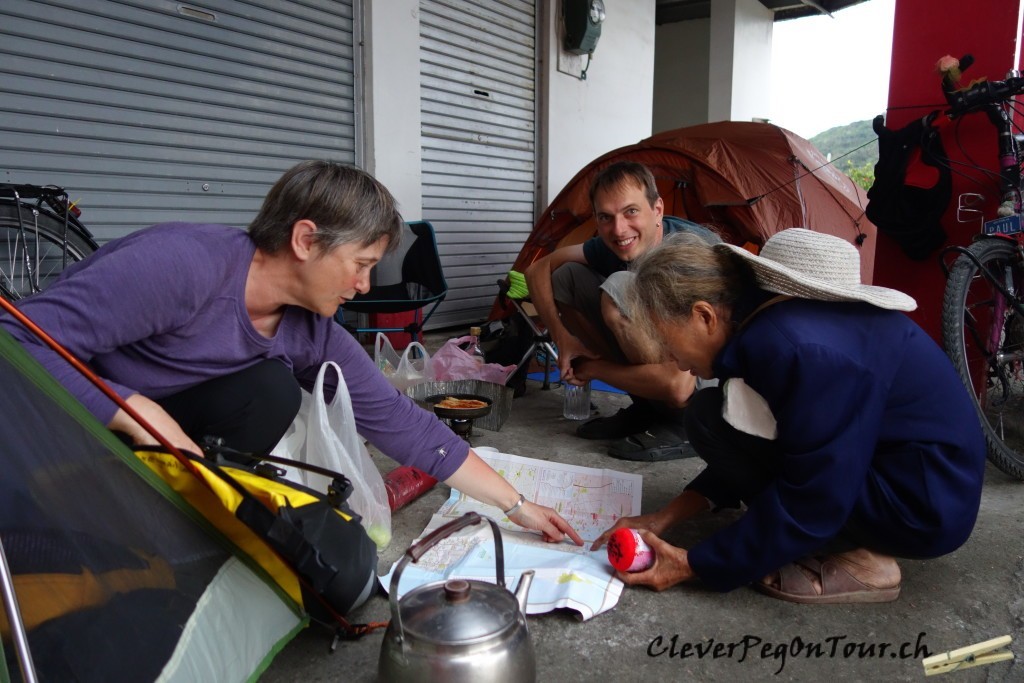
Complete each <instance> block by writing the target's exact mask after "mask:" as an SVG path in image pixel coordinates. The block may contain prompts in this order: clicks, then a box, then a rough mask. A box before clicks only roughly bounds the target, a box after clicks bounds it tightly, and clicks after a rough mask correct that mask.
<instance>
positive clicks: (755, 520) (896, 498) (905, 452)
mask: <svg viewBox="0 0 1024 683" xmlns="http://www.w3.org/2000/svg"><path fill="white" fill-rule="evenodd" d="M714 370H715V373H716V376H717V377H719V378H721V379H722V380H725V379H727V378H730V377H742V378H744V380H745V381H746V383H747V384H748V385H749V386H750V387H751V388H752V389H754V390H755V391H757V392H758V393H759V394H761V395H762V396H763V397H764V398H765V399H766V400H767V402H768V405H769V406H770V407H771V410H772V414H773V415H774V416H775V419H776V421H777V423H778V431H779V436H778V445H779V447H780V448H781V452H782V453H783V465H782V472H781V474H780V476H779V477H778V478H777V479H776V480H775V481H774V483H772V484H771V485H769V486H768V487H767V488H766V489H765V490H764V491H762V492H761V494H760V495H758V496H757V497H756V498H755V499H753V500H752V501H748V510H747V512H746V514H744V515H743V517H741V518H740V519H739V520H738V521H736V522H735V523H734V524H732V525H730V526H728V527H726V528H724V529H722V530H720V531H718V532H717V533H715V534H714V535H712V536H711V537H710V538H708V539H707V540H705V541H703V542H702V543H699V544H698V545H696V546H694V547H693V548H692V549H691V550H690V552H689V561H690V564H691V566H692V567H693V569H694V571H695V572H696V573H697V575H698V576H699V577H700V578H701V579H702V580H703V581H704V582H705V583H706V584H708V585H710V586H712V587H713V588H715V589H718V590H722V591H726V590H731V589H733V588H736V587H738V586H742V585H745V584H748V583H750V582H752V581H755V580H758V579H760V578H761V577H763V576H765V575H767V574H769V573H771V572H772V571H775V570H777V569H778V568H779V567H780V566H782V565H783V564H786V563H787V562H791V561H793V560H796V559H799V558H801V557H804V556H806V555H809V554H812V553H813V552H815V551H816V550H818V549H819V548H820V547H821V546H822V545H823V544H824V543H826V542H827V541H829V540H831V539H832V538H834V537H835V536H836V535H837V534H838V532H839V531H840V529H841V528H842V527H843V526H844V525H845V524H846V522H847V520H851V521H854V522H855V523H856V525H857V527H858V528H865V527H866V528H868V529H872V530H877V533H878V535H879V537H884V538H885V539H886V541H887V542H888V543H889V544H894V545H895V547H898V548H901V549H905V552H901V553H900V554H901V555H905V556H907V557H936V556H939V555H943V554H946V553H949V552H951V551H952V550H954V549H956V548H958V547H960V545H962V544H963V543H964V541H966V540H967V537H968V536H969V535H970V533H971V530H972V529H973V527H974V521H975V519H976V517H977V514H978V507H979V505H980V501H981V487H982V482H983V473H984V469H985V443H984V438H983V436H982V433H981V428H980V426H979V423H978V417H977V414H976V413H975V408H974V405H973V403H972V401H971V398H970V396H969V395H968V394H967V391H966V390H965V389H964V387H963V385H962V384H961V382H960V379H959V377H958V376H957V374H956V372H955V371H954V369H953V367H952V364H951V363H950V362H949V359H948V358H947V357H946V356H945V354H944V353H943V352H942V350H941V349H940V348H939V347H938V345H936V344H935V342H934V341H933V340H932V339H931V338H930V337H928V335H927V334H925V332H924V331H923V330H922V329H921V328H920V327H919V326H918V325H916V324H915V323H914V322H913V321H911V320H910V319H909V318H908V317H907V316H905V315H904V314H902V313H899V312H896V311H888V310H883V309H880V308H876V307H874V306H871V305H868V304H862V303H834V302H820V301H809V300H802V299H793V300H789V301H784V302H782V303H779V304H776V305H774V306H771V307H769V308H766V309H764V310H763V311H762V312H760V313H758V314H757V315H756V316H754V317H753V318H752V319H751V320H750V321H749V324H747V325H746V326H745V327H743V328H742V329H741V330H740V331H739V332H738V333H737V334H736V335H735V336H734V337H733V338H731V339H730V340H729V341H728V343H727V344H726V346H725V347H724V348H723V350H722V351H721V353H720V354H719V355H718V357H717V358H716V359H715V364H714ZM689 488H693V489H695V490H697V491H699V492H701V493H703V494H704V495H706V496H707V497H709V498H710V499H711V500H717V501H725V500H729V499H735V495H734V494H731V493H730V492H729V491H727V490H725V488H724V487H723V485H722V482H717V481H715V477H714V474H713V472H709V471H707V470H705V471H704V472H703V473H702V474H700V475H699V476H698V477H697V478H695V479H694V481H693V482H692V483H691V484H690V487H689Z"/></svg>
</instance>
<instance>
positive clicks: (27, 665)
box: [0, 540, 39, 683]
mask: <svg viewBox="0 0 1024 683" xmlns="http://www.w3.org/2000/svg"><path fill="white" fill-rule="evenodd" d="M0 593H3V599H4V609H5V610H6V611H7V621H8V623H10V625H11V639H12V640H13V641H14V651H15V652H16V653H17V654H18V665H19V666H20V667H21V677H22V679H23V680H24V681H25V683H37V682H38V680H39V679H38V677H36V667H35V664H33V663H32V652H31V651H30V650H29V647H28V635H27V634H26V633H25V622H24V621H22V619H21V611H20V610H19V609H18V596H17V595H15V594H14V578H13V577H12V576H11V570H10V568H9V566H8V565H7V555H6V554H5V553H4V543H3V541H2V540H0Z"/></svg>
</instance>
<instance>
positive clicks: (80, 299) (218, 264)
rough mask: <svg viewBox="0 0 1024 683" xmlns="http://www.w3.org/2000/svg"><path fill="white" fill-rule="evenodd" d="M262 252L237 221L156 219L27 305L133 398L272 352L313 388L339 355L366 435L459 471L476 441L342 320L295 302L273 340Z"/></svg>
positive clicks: (31, 342)
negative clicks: (265, 310) (404, 384)
mask: <svg viewBox="0 0 1024 683" xmlns="http://www.w3.org/2000/svg"><path fill="white" fill-rule="evenodd" d="M254 253H255V245H254V244H253V242H252V240H251V239H249V236H248V234H246V233H245V232H244V231H242V230H238V229H237V228H231V227H227V226H223V225H198V224H189V223H167V224H162V225H156V226H153V227H151V228H147V229H145V230H140V231H138V232H135V233H132V234H131V235H128V236H127V237H124V238H122V239H119V240H115V241H113V242H110V243H108V244H106V245H104V246H103V247H102V248H101V249H100V250H99V251H97V252H96V253H95V254H93V255H92V256H90V257H89V258H88V259H86V260H85V261H82V262H80V263H76V264H72V265H71V266H70V267H69V268H68V269H67V270H66V271H65V273H64V275H63V276H62V277H61V279H60V280H59V281H57V282H56V283H54V284H53V285H51V286H50V287H49V288H48V289H47V290H46V291H44V292H42V293H40V294H37V295H35V296H32V297H30V298H28V299H25V300H23V301H22V302H20V303H19V306H18V307H19V309H20V310H21V311H22V312H24V313H25V315H27V316H28V317H29V318H31V319H32V320H33V321H34V322H35V323H36V324H38V325H39V326H40V327H41V328H42V329H43V330H44V331H46V332H47V333H49V334H50V336H52V337H54V338H55V339H56V340H57V341H58V342H60V343H61V344H62V345H64V346H65V347H66V348H67V349H68V350H69V351H70V352H71V353H72V354H74V355H75V356H76V357H77V358H79V359H80V360H82V361H84V362H86V363H87V364H89V366H90V367H92V368H93V369H94V370H95V371H96V372H97V373H98V374H99V375H100V376H101V377H103V378H104V379H105V380H106V381H107V382H108V383H109V384H110V385H111V387H112V388H113V389H114V390H115V391H116V392H117V393H118V395H120V396H121V397H122V398H127V397H129V396H131V395H133V394H136V393H138V394H142V395H144V396H147V397H149V398H152V399H160V398H163V397H165V396H169V395H171V394H175V393H177V392H179V391H182V390H184V389H187V388H189V387H192V386H195V385H197V384H200V383H201V382H204V381H206V380H209V379H213V378H216V377H221V376H224V375H227V374H230V373H233V372H237V371H239V370H244V369H245V368H247V367H250V366H252V365H255V364H256V363H258V362H260V361H262V360H265V359H276V360H279V361H280V362H282V363H284V364H285V365H286V366H288V367H289V368H291V369H292V371H293V372H294V374H295V377H296V378H297V379H298V381H299V382H300V384H302V385H303V386H304V387H305V388H306V389H307V390H311V389H312V387H313V383H314V381H315V379H316V375H317V372H318V371H319V369H320V365H321V364H322V363H323V362H324V361H327V360H333V361H335V362H336V363H338V365H340V366H341V369H342V372H343V373H344V376H345V382H346V384H347V385H348V390H349V393H350V394H351V396H352V405H353V408H354V410H355V414H356V426H357V429H358V431H359V433H360V434H361V435H363V436H364V437H366V438H367V439H369V441H370V442H371V443H372V444H374V445H375V446H377V447H378V448H379V449H380V450H381V451H382V452H384V453H385V454H387V455H388V456H390V457H391V458H393V459H395V460H397V461H398V462H400V463H402V464H405V465H412V466H414V467H417V468H420V469H422V470H424V471H426V472H428V473H430V474H431V475H432V476H434V477H436V478H438V479H442V480H444V479H447V478H448V477H449V476H451V475H452V473H454V472H455V470H457V469H458V468H459V466H461V465H462V463H463V462H464V461H465V459H466V456H467V454H468V452H469V446H468V445H467V444H466V442H465V441H463V440H462V439H460V438H459V437H458V436H456V435H455V434H453V433H452V431H451V430H450V429H448V428H447V427H446V426H445V425H444V424H443V423H442V422H440V421H439V420H438V419H437V418H436V417H435V416H434V415H433V414H431V413H428V412H427V411H425V410H422V409H420V408H419V407H418V406H416V404H415V403H414V402H413V401H412V400H410V399H409V398H407V397H406V396H404V395H402V394H400V393H399V392H398V391H397V390H396V389H395V388H394V387H393V386H391V385H390V384H389V383H388V381H387V380H386V379H385V378H384V376H383V375H382V374H381V373H380V371H378V370H377V368H376V367H375V365H374V363H373V360H372V359H371V358H370V357H369V355H368V354H367V353H366V352H365V351H364V350H363V348H362V347H361V346H360V345H359V344H358V343H357V342H356V340H355V339H354V338H353V337H352V335H350V334H349V333H348V332H347V331H345V330H344V329H343V328H342V327H341V326H340V325H337V324H336V323H334V321H333V320H331V319H329V318H324V317H323V316H320V315H317V314H315V313H312V312H311V311H307V310H305V309H303V308H299V307H296V306H289V307H287V308H286V310H285V313H284V316H283V317H282V318H281V322H280V325H279V327H278V329H277V333H276V334H275V336H274V337H273V338H270V339H268V338H266V337H263V336H262V335H260V334H259V333H258V332H257V331H256V329H255V328H254V327H253V325H252V321H251V320H250V319H249V315H248V312H247V311H246V307H245V284H246V277H247V276H248V272H249V266H250V265H251V263H252V257H253V254H254ZM0 325H2V326H3V327H4V328H5V329H6V330H7V331H8V332H10V333H11V335H12V336H14V337H15V338H16V339H18V340H19V341H20V342H21V343H22V344H23V345H25V347H26V348H27V349H28V351H29V352H30V353H31V354H32V355H33V356H34V357H35V358H36V359H37V360H38V361H39V362H40V363H42V365H43V366H44V367H45V368H46V369H47V370H49V371H50V372H51V373H52V374H53V375H54V376H55V377H56V378H57V379H58V380H59V381H60V382H61V383H62V384H63V385H64V386H65V387H67V388H68V390H69V391H70V392H71V393H72V394H73V395H74V396H76V397H77V398H78V399H79V400H80V401H81V402H82V403H83V404H84V405H85V406H86V408H88V409H89V411H90V412H92V413H93V415H95V416H96V417H97V418H98V419H99V420H100V422H102V423H103V424H108V423H109V422H110V420H111V418H113V416H114V414H115V413H116V412H117V406H116V405H114V403H113V402H112V401H111V400H110V399H109V398H107V397H106V396H104V395H103V394H102V392H100V391H99V390H98V389H97V388H96V387H94V386H93V385H92V384H91V383H90V382H89V381H88V380H87V379H86V378H85V377H83V376H81V375H80V374H79V373H78V372H77V371H76V370H74V369H73V368H72V367H71V366H70V365H69V364H68V363H67V362H66V361H64V360H63V359H62V358H60V356H58V355H57V354H56V353H54V352H53V351H51V350H50V349H49V348H48V347H46V346H45V345H43V344H42V342H40V341H39V340H38V339H37V338H36V337H35V336H34V335H32V334H31V333H30V332H28V331H27V330H26V329H24V328H23V327H22V326H21V325H20V324H19V323H18V322H16V321H15V320H13V319H12V318H11V317H10V316H8V315H4V316H3V317H0ZM330 378H331V373H328V381H327V382H326V383H328V384H331V381H330ZM332 390H333V386H332Z"/></svg>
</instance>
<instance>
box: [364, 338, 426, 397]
mask: <svg viewBox="0 0 1024 683" xmlns="http://www.w3.org/2000/svg"><path fill="white" fill-rule="evenodd" d="M373 358H374V361H375V362H376V363H377V369H378V370H380V371H381V372H383V373H384V376H385V377H387V378H388V381H389V382H391V384H392V386H394V387H395V388H396V389H398V390H399V391H401V392H402V393H405V390H406V389H408V388H409V387H411V386H412V385H413V384H419V383H420V382H427V381H430V380H431V379H433V378H432V376H431V374H430V354H429V353H427V350H426V349H425V348H423V344H420V343H419V342H412V343H411V344H409V346H407V347H405V351H403V352H402V355H401V356H399V355H398V352H397V351H395V347H393V346H392V345H391V340H390V339H388V337H387V335H386V334H384V333H383V332H378V333H377V341H376V343H375V344H374V352H373Z"/></svg>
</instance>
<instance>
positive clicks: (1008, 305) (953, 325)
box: [942, 238, 1024, 480]
mask: <svg viewBox="0 0 1024 683" xmlns="http://www.w3.org/2000/svg"><path fill="white" fill-rule="evenodd" d="M968 251H969V252H970V254H971V256H973V257H974V258H971V257H970V256H968V255H964V254H961V256H960V257H959V258H958V259H957V260H956V262H955V263H954V264H953V268H952V269H951V270H950V274H949V280H948V282H947V283H946V293H945V297H944V299H943V303H942V337H943V343H944V345H945V348H946V353H947V354H948V355H949V357H950V359H952V361H953V365H954V367H956V371H957V372H958V373H959V374H960V379H961V380H962V381H963V383H964V386H966V387H967V389H968V391H970V393H971V396H973V397H974V400H975V401H974V402H975V407H976V408H977V410H978V416H979V417H980V418H981V425H982V429H983V430H984V432H985V440H986V442H987V445H988V458H989V460H990V461H991V462H992V464H994V465H995V466H996V467H998V468H999V469H1001V470H1002V471H1003V472H1006V473H1007V474H1009V475H1010V476H1012V477H1016V478H1017V479H1021V480H1024V419H1022V418H1024V316H1022V315H1021V314H1020V312H1019V311H1018V310H1017V309H1015V308H1014V304H1017V305H1018V306H1019V305H1020V304H1021V303H1024V290H1022V286H1024V263H1022V262H1021V257H1020V253H1019V250H1018V248H1017V245H1016V243H1015V242H1013V241H1012V240H1008V239H1001V238H994V239H985V240H981V241H979V242H975V243H974V244H972V245H971V246H970V247H969V248H968ZM975 259H976V260H975ZM982 269H984V270H982ZM986 273H987V275H986ZM990 278H991V279H990ZM993 280H994V281H995V282H998V283H999V285H1000V286H1001V287H1002V289H1003V290H1004V291H1005V292H1006V293H1007V294H1009V295H1010V297H1009V298H1008V297H1007V296H1006V294H1004V293H1003V292H1002V291H1000V288H999V287H996V286H995V285H994V284H993Z"/></svg>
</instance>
